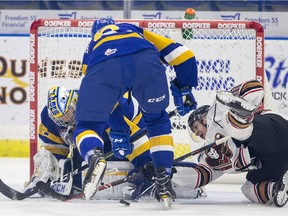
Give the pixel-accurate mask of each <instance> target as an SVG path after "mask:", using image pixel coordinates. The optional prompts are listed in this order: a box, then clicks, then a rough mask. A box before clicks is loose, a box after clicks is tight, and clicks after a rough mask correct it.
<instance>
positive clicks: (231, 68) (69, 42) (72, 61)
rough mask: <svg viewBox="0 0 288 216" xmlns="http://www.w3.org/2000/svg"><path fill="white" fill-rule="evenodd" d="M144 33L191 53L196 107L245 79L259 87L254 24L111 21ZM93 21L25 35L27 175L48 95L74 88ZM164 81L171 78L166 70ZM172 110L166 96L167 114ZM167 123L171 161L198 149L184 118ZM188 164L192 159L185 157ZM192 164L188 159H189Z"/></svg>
mask: <svg viewBox="0 0 288 216" xmlns="http://www.w3.org/2000/svg"><path fill="white" fill-rule="evenodd" d="M116 22H128V23H131V24H134V25H137V26H140V27H143V28H147V29H149V30H151V31H153V32H155V33H158V34H161V35H163V36H165V37H169V38H172V39H174V40H176V41H177V42H179V43H181V44H184V45H185V46H187V47H188V48H190V49H191V50H192V51H193V52H194V53H195V56H196V58H197V64H198V72H199V75H198V76H199V77H198V80H199V85H198V87H197V88H195V89H194V90H193V93H194V96H195V98H196V99H197V102H198V105H199V106H201V105H205V104H210V103H211V102H212V101H213V99H214V98H215V93H216V91H218V90H227V89H230V88H231V87H233V86H234V85H237V84H239V83H241V82H242V81H245V80H247V79H252V78H257V79H258V80H260V81H262V82H264V76H263V74H264V65H263V62H264V61H263V58H264V32H263V28H262V26H261V25H260V24H258V23H257V22H246V21H209V20H203V21H201V20H197V21H190V20H189V21H188V20H118V21H117V20H116ZM92 24H93V21H92V20H47V19H42V20H38V21H35V22H34V23H33V24H32V26H31V32H30V147H31V150H30V156H31V161H30V165H31V167H30V173H32V172H33V160H32V158H33V155H34V154H35V153H36V152H37V147H38V142H39V140H38V136H37V133H38V124H39V116H40V112H41V110H42V108H43V107H44V106H45V105H46V100H47V99H46V97H47V91H48V89H49V88H50V87H52V86H55V85H61V86H65V87H67V88H72V89H77V88H79V86H80V82H81V79H82V77H83V74H82V73H81V61H82V56H83V53H84V51H85V49H86V47H87V45H88V43H89V41H90V40H91V36H90V35H91V26H92ZM166 72H167V75H168V81H170V80H172V79H173V77H174V76H175V74H174V71H173V69H172V68H171V67H169V66H168V67H167V71H166ZM173 109H175V107H174V105H173V99H172V97H171V100H170V105H169V107H168V110H167V111H171V110H173ZM188 116H189V115H186V116H185V117H180V116H175V117H173V118H172V119H171V121H172V127H173V137H174V142H175V144H176V145H175V146H176V148H175V157H178V156H181V155H183V154H185V153H188V152H190V151H191V150H193V149H196V148H198V147H200V146H201V145H203V141H202V140H199V138H197V137H195V136H193V135H192V138H191V134H189V133H188V131H187V128H186V125H187V118H188ZM190 160H191V158H190ZM192 160H193V159H192Z"/></svg>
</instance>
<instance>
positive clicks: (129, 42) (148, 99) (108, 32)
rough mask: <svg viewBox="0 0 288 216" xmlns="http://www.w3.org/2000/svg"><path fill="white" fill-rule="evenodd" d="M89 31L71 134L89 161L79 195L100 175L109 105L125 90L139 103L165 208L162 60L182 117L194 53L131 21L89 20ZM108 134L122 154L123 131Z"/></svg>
mask: <svg viewBox="0 0 288 216" xmlns="http://www.w3.org/2000/svg"><path fill="white" fill-rule="evenodd" d="M93 29H94V32H96V33H95V35H94V39H93V41H91V43H90V46H89V47H88V52H89V60H88V62H87V67H86V69H87V71H86V76H85V77H84V78H83V80H82V83H81V86H80V90H79V100H78V103H77V109H76V121H77V124H76V130H75V133H74V139H75V143H76V145H77V146H78V149H79V151H80V154H81V156H82V157H83V159H85V161H86V162H87V163H88V164H89V169H88V172H87V175H86V178H85V180H84V185H83V192H84V195H85V197H86V199H87V200H88V199H90V198H91V197H92V196H93V195H94V194H95V193H96V189H97V186H98V184H99V182H100V181H101V179H102V177H103V173H104V172H105V169H106V160H105V158H104V155H103V145H104V144H103V140H102V133H103V130H104V128H105V125H106V122H107V120H108V118H109V115H110V113H111V112H112V111H113V108H114V106H115V104H116V103H117V102H118V101H119V99H120V98H121V96H122V95H123V94H124V92H127V91H128V92H129V94H132V95H133V96H134V97H135V98H136V100H137V101H138V103H139V106H140V107H141V110H142V114H143V118H144V120H145V125H146V127H147V129H148V137H149V139H150V153H151V158H152V160H153V163H154V167H155V173H156V174H155V183H156V186H157V192H158V195H159V197H161V199H162V200H163V201H164V203H165V206H166V207H169V206H170V205H171V201H172V199H173V193H172V190H171V187H170V184H171V179H170V175H171V169H172V164H173V138H172V136H171V124H170V120H169V117H168V114H167V112H166V111H165V109H166V108H167V106H168V104H169V91H168V84H167V79H166V74H165V67H164V66H163V64H162V63H164V64H169V65H171V66H173V67H174V70H175V72H176V79H174V80H173V81H172V82H171V87H170V88H171V91H172V95H173V96H174V103H175V105H176V107H177V109H178V111H179V114H180V115H185V114H186V113H188V112H189V111H190V110H191V109H194V108H196V102H195V99H194V97H193V94H192V91H191V88H192V87H193V86H196V85H197V66H196V59H195V56H194V53H193V52H192V51H191V50H189V49H187V48H186V47H184V46H182V45H181V44H178V43H176V42H175V41H173V40H171V39H168V38H165V37H162V36H160V35H157V34H154V33H152V32H150V31H148V30H146V29H142V28H139V27H137V26H134V25H131V24H127V23H120V24H115V22H114V20H112V19H105V18H102V19H100V20H97V21H95V22H94V25H93ZM185 102H189V103H185ZM186 104H190V105H191V104H193V106H186ZM110 135H111V138H112V140H113V148H114V149H118V150H121V152H122V153H123V154H126V152H125V151H126V149H129V146H130V141H129V138H130V134H129V131H124V130H121V131H112V133H110Z"/></svg>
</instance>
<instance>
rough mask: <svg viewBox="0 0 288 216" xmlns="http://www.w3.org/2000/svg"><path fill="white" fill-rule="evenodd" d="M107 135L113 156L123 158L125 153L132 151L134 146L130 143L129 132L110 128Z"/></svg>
mask: <svg viewBox="0 0 288 216" xmlns="http://www.w3.org/2000/svg"><path fill="white" fill-rule="evenodd" d="M109 136H110V141H111V144H112V149H113V153H114V156H115V157H117V158H119V159H124V158H125V157H126V155H129V154H131V153H132V151H133V148H134V146H133V144H130V134H129V132H123V131H112V130H111V131H110V134H109Z"/></svg>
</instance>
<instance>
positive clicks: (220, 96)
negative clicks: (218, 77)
mask: <svg viewBox="0 0 288 216" xmlns="http://www.w3.org/2000/svg"><path fill="white" fill-rule="evenodd" d="M216 99H217V101H219V102H220V103H222V104H224V105H225V106H228V107H230V109H231V111H232V112H233V113H234V114H236V115H237V116H239V117H241V118H247V117H249V116H250V115H252V114H253V113H254V112H255V111H256V110H257V107H256V106H255V105H253V104H250V103H249V102H247V101H246V100H244V99H243V98H241V97H237V96H234V95H233V94H232V93H231V92H228V91H220V92H217V94H216Z"/></svg>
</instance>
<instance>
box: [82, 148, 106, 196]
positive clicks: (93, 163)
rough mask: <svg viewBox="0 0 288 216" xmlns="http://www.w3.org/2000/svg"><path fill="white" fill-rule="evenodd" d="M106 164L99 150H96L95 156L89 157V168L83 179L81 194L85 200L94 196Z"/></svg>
mask: <svg viewBox="0 0 288 216" xmlns="http://www.w3.org/2000/svg"><path fill="white" fill-rule="evenodd" d="M106 166H107V162H106V160H105V158H104V155H103V154H102V152H101V150H99V149H96V150H95V154H94V155H92V156H91V158H90V160H89V168H88V171H87V174H86V177H85V179H84V184H83V193H84V196H85V198H86V200H89V199H90V198H91V197H93V196H94V195H95V193H96V192H97V189H98V185H99V184H100V182H101V180H102V178H103V176H104V173H105V170H106Z"/></svg>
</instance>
